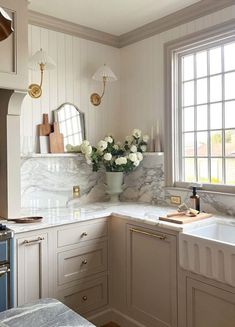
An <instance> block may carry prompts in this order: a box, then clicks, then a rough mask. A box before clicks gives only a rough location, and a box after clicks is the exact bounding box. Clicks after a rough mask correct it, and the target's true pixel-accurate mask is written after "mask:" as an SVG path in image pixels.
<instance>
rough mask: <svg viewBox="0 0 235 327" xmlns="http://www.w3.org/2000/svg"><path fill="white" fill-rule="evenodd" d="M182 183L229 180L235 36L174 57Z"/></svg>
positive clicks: (234, 145) (234, 174)
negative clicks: (175, 59)
mask: <svg viewBox="0 0 235 327" xmlns="http://www.w3.org/2000/svg"><path fill="white" fill-rule="evenodd" d="M178 65H179V66H178V68H179V69H178V72H179V73H178V78H179V80H178V81H179V83H178V99H179V103H178V108H179V115H178V117H179V124H178V126H179V145H180V146H179V148H180V151H179V161H180V162H179V165H180V179H181V181H182V182H200V183H205V184H224V185H235V39H233V41H231V40H230V41H228V40H227V41H226V40H224V41H221V42H220V43H217V44H216V45H215V44H214V45H208V46H205V45H204V46H203V47H201V48H198V49H195V48H194V50H193V51H191V52H190V51H188V52H187V53H184V54H180V55H179V57H178Z"/></svg>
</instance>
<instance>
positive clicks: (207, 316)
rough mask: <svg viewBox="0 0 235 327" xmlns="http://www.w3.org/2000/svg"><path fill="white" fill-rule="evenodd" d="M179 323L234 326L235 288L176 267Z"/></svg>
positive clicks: (203, 326) (181, 326) (192, 326)
mask: <svg viewBox="0 0 235 327" xmlns="http://www.w3.org/2000/svg"><path fill="white" fill-rule="evenodd" d="M178 276H179V289H178V290H179V301H178V303H179V327H234V326H235V288H234V287H230V286H228V285H225V284H222V283H219V282H217V281H214V280H210V279H208V278H205V277H202V276H200V275H197V274H194V273H190V272H187V271H183V270H181V271H179V275H178Z"/></svg>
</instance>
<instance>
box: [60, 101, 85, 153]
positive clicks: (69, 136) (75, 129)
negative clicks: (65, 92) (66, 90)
mask: <svg viewBox="0 0 235 327" xmlns="http://www.w3.org/2000/svg"><path fill="white" fill-rule="evenodd" d="M54 119H55V121H56V122H57V123H58V124H59V129H60V133H62V134H63V135H64V147H65V150H66V145H67V144H71V145H74V146H75V145H79V144H81V143H82V141H83V140H84V139H85V137H86V132H85V115H84V113H83V112H81V111H80V110H79V109H78V108H77V107H76V106H75V105H74V104H72V103H68V102H67V103H64V104H62V105H61V106H60V107H59V108H58V109H56V110H54Z"/></svg>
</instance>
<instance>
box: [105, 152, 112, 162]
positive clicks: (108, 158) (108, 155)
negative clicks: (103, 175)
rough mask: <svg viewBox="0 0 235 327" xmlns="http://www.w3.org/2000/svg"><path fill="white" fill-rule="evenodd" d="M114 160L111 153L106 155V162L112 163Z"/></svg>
mask: <svg viewBox="0 0 235 327" xmlns="http://www.w3.org/2000/svg"><path fill="white" fill-rule="evenodd" d="M111 159H112V155H111V153H105V155H104V160H106V161H110V160H111Z"/></svg>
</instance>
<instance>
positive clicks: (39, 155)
mask: <svg viewBox="0 0 235 327" xmlns="http://www.w3.org/2000/svg"><path fill="white" fill-rule="evenodd" d="M143 155H144V156H153V155H157V156H163V155H164V152H145V153H144V154H143ZM79 156H83V154H81V153H32V154H28V155H21V158H22V159H24V158H60V157H64V158H70V157H79Z"/></svg>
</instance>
